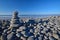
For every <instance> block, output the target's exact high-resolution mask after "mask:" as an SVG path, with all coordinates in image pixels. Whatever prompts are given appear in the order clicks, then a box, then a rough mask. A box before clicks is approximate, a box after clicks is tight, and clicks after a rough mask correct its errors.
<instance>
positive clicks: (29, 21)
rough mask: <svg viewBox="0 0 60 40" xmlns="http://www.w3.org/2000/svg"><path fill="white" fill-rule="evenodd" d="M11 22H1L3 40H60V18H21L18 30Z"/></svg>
mask: <svg viewBox="0 0 60 40" xmlns="http://www.w3.org/2000/svg"><path fill="white" fill-rule="evenodd" d="M10 21H11V20H0V36H1V40H60V16H49V17H47V18H21V19H19V21H20V23H19V25H20V26H19V27H18V28H12V27H10V24H11V23H10Z"/></svg>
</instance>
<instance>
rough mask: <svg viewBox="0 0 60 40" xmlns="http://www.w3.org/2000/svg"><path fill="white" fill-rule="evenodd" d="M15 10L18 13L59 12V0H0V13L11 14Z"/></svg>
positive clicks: (49, 13) (48, 13)
mask: <svg viewBox="0 0 60 40" xmlns="http://www.w3.org/2000/svg"><path fill="white" fill-rule="evenodd" d="M15 10H17V11H18V12H19V15H51V14H52V15H53V14H60V0H0V15H12V14H13V12H14V11H15Z"/></svg>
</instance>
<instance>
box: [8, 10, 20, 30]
mask: <svg viewBox="0 0 60 40" xmlns="http://www.w3.org/2000/svg"><path fill="white" fill-rule="evenodd" d="M19 24H20V21H19V17H18V12H17V11H16V12H14V15H13V17H12V19H11V24H10V28H9V29H17V28H19Z"/></svg>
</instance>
